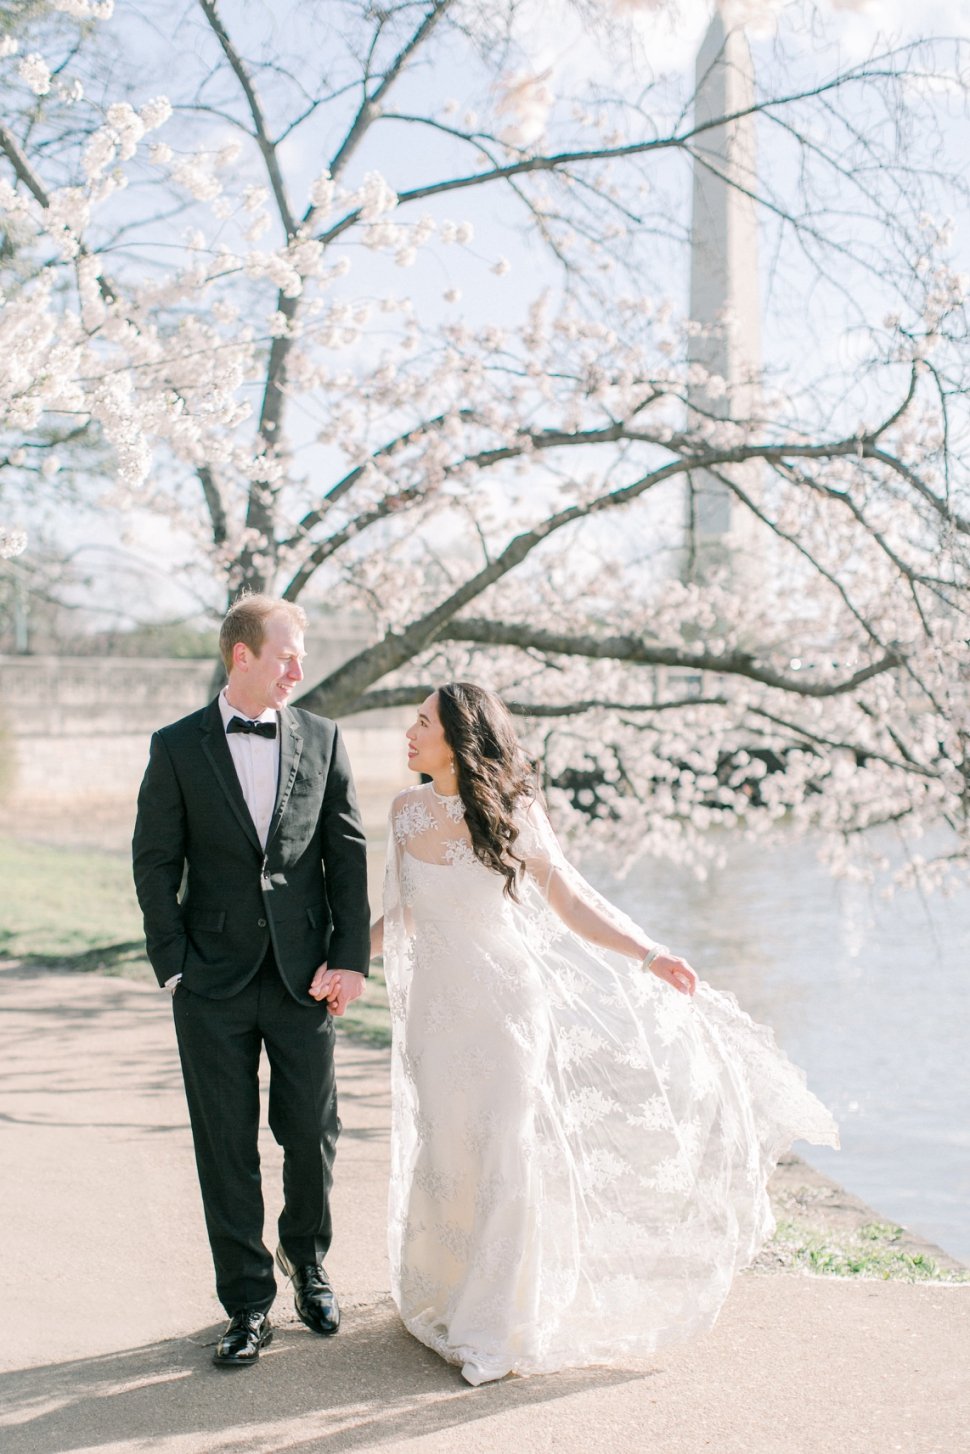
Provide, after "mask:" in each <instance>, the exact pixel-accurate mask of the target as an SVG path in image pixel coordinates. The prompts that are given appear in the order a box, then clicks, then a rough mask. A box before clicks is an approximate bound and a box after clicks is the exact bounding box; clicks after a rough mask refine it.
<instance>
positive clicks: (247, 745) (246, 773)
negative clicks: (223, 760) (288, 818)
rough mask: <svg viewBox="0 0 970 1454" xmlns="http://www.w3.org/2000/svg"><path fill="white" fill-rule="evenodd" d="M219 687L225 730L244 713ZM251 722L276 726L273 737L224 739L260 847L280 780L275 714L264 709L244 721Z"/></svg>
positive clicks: (242, 735)
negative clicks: (268, 723)
mask: <svg viewBox="0 0 970 1454" xmlns="http://www.w3.org/2000/svg"><path fill="white" fill-rule="evenodd" d="M227 691H228V687H223V689H222V691H221V692H220V693H219V711H220V712H221V714H222V725H223V727H225V728H228V726H229V723H230V722H231V721H232V719H233V717H244V718H245V716H246V714H245V712H240V711H239V710H238V708H236V707H234V706H232V704H231V703H230V701H229V698H228V697H227V695H226V693H227ZM246 720H247V721H252V722H272V723H273V725H274V726H275V727H276V736H275V737H260V736H258V735H257V734H256V733H255V732H230V733H229V735H228V736H227V737H226V743H227V745H228V747H229V753H230V755H231V757H232V761H233V766H234V767H235V769H236V776H237V777H238V779H239V786H240V787H241V788H242V790H243V797H244V798H245V799H246V807H247V808H248V809H249V815H250V817H251V818H252V820H253V823H254V824H255V825H256V833H257V835H258V837H259V841H260V843H261V844H262V846H263V848H265V847H266V839H267V837H268V836H269V825H270V823H271V822H272V821H273V812H274V810H275V808H276V794H277V791H278V789H279V780H280V731H279V722H278V720H277V714H276V713H275V712H274V711H273V708H272V707H267V708H266V711H265V712H261V713H260V715H259V716H258V717H251V718H246Z"/></svg>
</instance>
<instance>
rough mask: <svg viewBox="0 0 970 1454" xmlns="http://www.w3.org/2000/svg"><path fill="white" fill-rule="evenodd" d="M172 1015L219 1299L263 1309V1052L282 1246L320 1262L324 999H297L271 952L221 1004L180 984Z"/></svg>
mask: <svg viewBox="0 0 970 1454" xmlns="http://www.w3.org/2000/svg"><path fill="white" fill-rule="evenodd" d="M173 1011H174V1015H175V1030H176V1034H177V1037H178V1046H179V1056H180V1058H181V1061H182V1075H183V1078H184V1080H185V1093H186V1098H187V1100H188V1105H189V1119H190V1121H191V1125H192V1140H193V1142H194V1143H195V1159H196V1165H197V1167H198V1171H199V1184H200V1186H201V1189H202V1204H203V1207H204V1209H205V1220H206V1228H207V1230H208V1233H209V1245H210V1246H211V1248H212V1260H213V1262H214V1264H215V1271H216V1291H217V1292H218V1295H219V1301H220V1302H221V1303H222V1305H223V1307H224V1308H225V1310H226V1312H227V1313H228V1314H229V1315H230V1317H231V1316H232V1315H233V1314H234V1313H237V1312H240V1311H241V1310H242V1309H243V1308H254V1309H256V1310H258V1311H260V1312H265V1311H267V1309H268V1308H269V1307H270V1306H271V1305H272V1302H273V1299H274V1297H275V1296H276V1279H275V1277H274V1275H273V1258H272V1254H271V1253H270V1252H269V1251H268V1250H267V1248H266V1246H265V1245H264V1243H263V1192H262V1184H261V1181H260V1171H259V1148H258V1139H257V1138H258V1133H259V1080H258V1075H259V1057H260V1051H261V1048H262V1046H264V1045H265V1047H266V1053H267V1056H268V1058H269V1064H270V1090H269V1124H270V1129H271V1130H272V1132H273V1135H274V1136H275V1137H276V1140H277V1142H278V1143H279V1145H280V1146H282V1148H283V1196H284V1205H283V1211H282V1212H281V1214H280V1219H279V1239H280V1242H281V1243H282V1245H283V1247H284V1248H285V1250H286V1252H287V1255H288V1256H289V1257H290V1258H291V1260H292V1261H293V1262H296V1263H299V1264H303V1263H307V1262H322V1261H323V1258H324V1257H325V1256H326V1254H327V1252H328V1251H329V1248H330V1241H331V1237H332V1223H331V1217H330V1188H331V1185H332V1182H333V1161H334V1154H335V1151H336V1146H337V1136H338V1134H339V1131H340V1121H339V1119H338V1117H337V1092H336V1085H335V1082H334V1068H333V1042H334V1029H333V1021H332V1020H331V1017H330V1014H329V1011H328V1010H327V1009H326V1007H325V1005H323V1004H321V1005H314V1006H312V1007H311V1006H308V1005H300V1004H297V1002H296V1000H294V999H293V997H292V995H290V993H289V992H288V990H287V989H286V986H285V985H284V984H283V981H282V979H281V978H280V975H279V971H278V969H277V967H276V960H275V958H274V956H273V952H272V950H270V951H269V953H268V954H267V956H266V958H265V959H264V961H263V963H262V965H261V967H260V968H259V970H258V971H257V973H256V974H255V975H254V976H253V978H252V979H251V980H250V981H249V983H248V984H247V985H246V986H245V988H244V989H242V990H240V991H239V993H238V994H235V995H232V996H231V997H230V998H229V999H226V1000H208V999H204V998H203V997H202V996H201V995H194V994H192V993H191V992H190V991H189V990H187V989H185V988H183V986H182V984H179V985H178V986H177V988H176V990H175V996H174V1000H173Z"/></svg>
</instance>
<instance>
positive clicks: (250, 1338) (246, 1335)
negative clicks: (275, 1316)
mask: <svg viewBox="0 0 970 1454" xmlns="http://www.w3.org/2000/svg"><path fill="white" fill-rule="evenodd" d="M272 1337H273V1329H272V1328H271V1327H270V1321H269V1314H268V1313H257V1312H254V1311H253V1309H252V1308H244V1309H243V1310H242V1312H241V1313H233V1315H232V1317H231V1318H230V1319H229V1326H228V1327H227V1328H226V1331H225V1332H224V1333H223V1335H222V1337H221V1338H220V1339H219V1341H218V1343H217V1344H216V1351H215V1352H214V1353H213V1355H212V1361H213V1363H224V1364H226V1365H228V1366H229V1367H233V1368H244V1367H246V1366H247V1365H248V1364H250V1363H255V1362H256V1359H257V1358H258V1357H259V1350H260V1348H265V1347H266V1344H267V1343H269V1342H270V1341H271V1339H272Z"/></svg>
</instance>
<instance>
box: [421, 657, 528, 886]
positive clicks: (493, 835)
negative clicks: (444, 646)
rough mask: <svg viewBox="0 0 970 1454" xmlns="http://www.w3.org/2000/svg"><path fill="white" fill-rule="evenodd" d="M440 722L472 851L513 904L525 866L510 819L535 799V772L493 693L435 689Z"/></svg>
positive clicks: (456, 685)
mask: <svg viewBox="0 0 970 1454" xmlns="http://www.w3.org/2000/svg"><path fill="white" fill-rule="evenodd" d="M438 716H439V718H440V720H441V725H442V727H443V729H444V734H445V741H446V742H447V744H448V746H449V747H450V748H451V750H452V752H453V753H454V755H455V774H456V776H457V778H458V792H459V795H460V797H461V801H462V803H463V805H464V808H465V822H466V823H467V824H468V831H469V833H470V834H471V840H472V850H473V852H474V854H475V857H476V858H477V859H478V860H479V862H481V863H484V865H485V867H486V868H491V869H493V870H494V871H495V872H496V873H499V874H501V875H502V877H503V878H504V879H505V892H506V893H507V894H508V895H509V897H510V898H513V899H515V898H517V897H518V895H517V894H516V892H515V881H516V879H517V878H518V875H519V872H520V870H521V868H522V862H523V861H522V859H521V858H520V857H519V855H518V854H517V853H516V852H515V850H514V848H513V844H514V843H515V838H516V834H517V831H518V830H517V827H516V823H515V818H514V813H515V809H516V807H518V806H520V805H523V806H524V805H525V803H527V802H528V801H529V800H530V799H532V798H535V797H536V796H537V793H538V786H537V782H536V775H535V771H534V769H533V767H532V765H531V764H530V763H529V761H528V759H527V758H526V756H525V754H524V752H523V751H522V748H521V747H520V746H519V741H518V738H517V737H516V735H515V728H514V727H513V725H512V718H511V716H510V715H509V710H508V708H507V707H506V705H505V703H504V702H503V701H502V700H501V698H500V697H497V696H496V695H495V693H494V692H489V691H486V689H485V688H484V687H477V686H475V684H474V682H448V683H447V684H446V685H445V686H443V687H439V688H438Z"/></svg>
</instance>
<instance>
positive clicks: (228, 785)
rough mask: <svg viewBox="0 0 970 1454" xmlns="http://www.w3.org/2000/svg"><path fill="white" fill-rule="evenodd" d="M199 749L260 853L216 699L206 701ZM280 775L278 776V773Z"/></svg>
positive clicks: (256, 834) (247, 834)
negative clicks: (200, 748) (207, 703)
mask: <svg viewBox="0 0 970 1454" xmlns="http://www.w3.org/2000/svg"><path fill="white" fill-rule="evenodd" d="M202 751H203V752H204V753H205V755H206V757H207V758H208V760H209V763H210V765H211V767H212V771H213V773H214V774H215V777H216V781H217V782H218V784H219V786H220V787H221V789H222V791H223V792H224V793H225V795H226V799H227V800H228V803H229V806H230V808H231V809H232V811H233V812H234V813H235V815H236V817H237V818H238V819H239V826H240V828H242V830H243V832H244V833H245V834H246V837H247V838H249V839H250V840H251V841H252V843H253V846H254V847H255V848H256V849H257V850H258V851H259V852H260V853H262V851H263V848H262V844H261V843H260V841H259V834H258V833H257V832H256V825H255V823H254V822H253V820H252V816H251V814H250V812H249V809H248V807H247V806H246V799H245V797H244V796H243V790H242V788H241V786H240V784H239V778H238V776H237V775H236V768H235V764H234V763H233V760H232V753H231V752H230V751H229V744H228V742H227V741H226V729H225V727H224V726H223V725H222V713H221V712H220V711H219V702H218V700H216V701H214V702H210V703H209V705H208V707H207V708H206V709H205V713H204V715H203V718H202ZM280 776H281V778H282V773H281V774H280ZM277 811H278V810H277Z"/></svg>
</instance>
